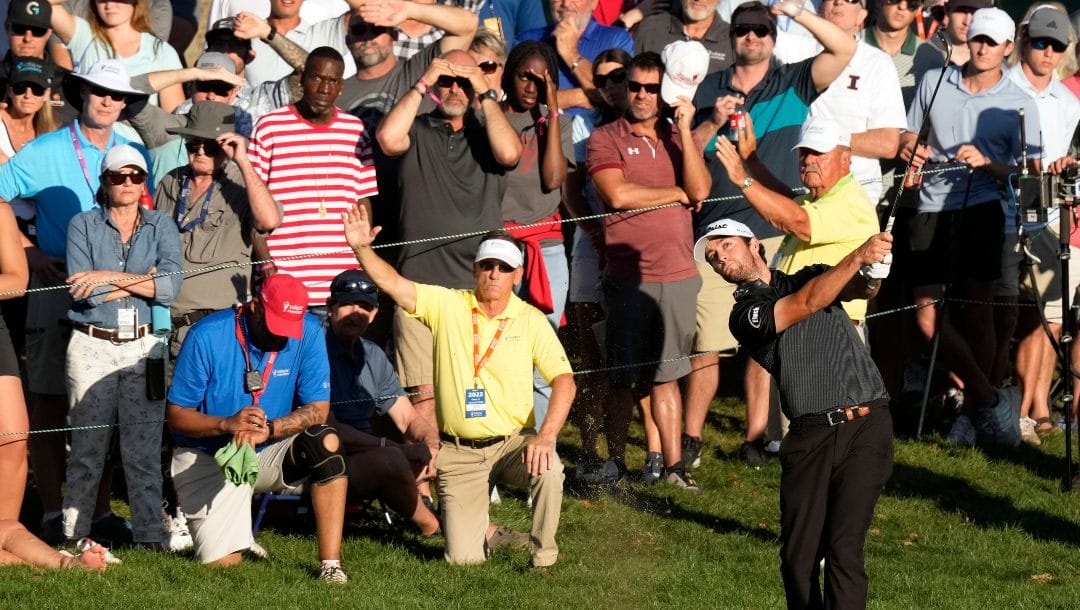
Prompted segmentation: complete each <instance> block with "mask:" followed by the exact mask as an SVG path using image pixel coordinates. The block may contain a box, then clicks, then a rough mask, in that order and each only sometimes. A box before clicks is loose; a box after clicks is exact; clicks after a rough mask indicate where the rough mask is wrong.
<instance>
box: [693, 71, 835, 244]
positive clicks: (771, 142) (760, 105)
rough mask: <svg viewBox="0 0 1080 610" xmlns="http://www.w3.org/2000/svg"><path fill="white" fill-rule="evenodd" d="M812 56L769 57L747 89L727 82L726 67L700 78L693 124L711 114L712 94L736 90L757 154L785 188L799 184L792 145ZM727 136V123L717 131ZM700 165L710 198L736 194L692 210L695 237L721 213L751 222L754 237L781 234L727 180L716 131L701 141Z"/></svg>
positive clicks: (811, 89) (811, 93)
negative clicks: (702, 164) (764, 68)
mask: <svg viewBox="0 0 1080 610" xmlns="http://www.w3.org/2000/svg"><path fill="white" fill-rule="evenodd" d="M814 59H815V58H814V57H811V58H809V59H806V60H804V61H800V62H797V63H793V64H781V63H780V62H779V61H777V60H776V58H775V57H774V58H773V59H772V60H771V62H770V64H769V71H768V72H766V73H765V78H763V79H761V82H760V83H758V85H757V86H756V87H754V89H753V90H752V91H739V90H738V89H736V88H735V87H734V86H733V85H732V84H731V78H732V76H733V75H734V74H735V71H734V68H727V69H726V70H722V71H720V72H717V73H715V74H710V75H708V76H706V77H705V80H704V81H702V82H701V85H700V86H699V87H698V90H697V94H696V95H695V96H694V107H695V108H697V114H696V116H695V117H694V125H695V126H697V125H699V124H700V123H701V122H702V121H704V120H706V119H708V118H710V117H711V116H712V113H713V105H714V104H715V102H716V98H718V97H723V96H725V95H735V94H739V95H742V96H743V97H744V98H745V107H746V110H747V112H749V113H750V117H751V118H752V119H753V121H754V133H755V135H757V142H758V148H757V154H758V157H759V158H760V159H761V160H762V162H764V164H765V166H766V167H768V168H769V170H770V171H771V172H772V174H773V175H774V176H776V177H777V178H778V179H779V180H780V181H781V182H783V183H784V184H786V185H787V186H789V187H793V188H794V187H800V186H802V182H801V181H800V179H799V163H798V157H797V156H796V154H795V153H794V152H792V150H791V147H792V146H795V144H796V143H798V141H799V130H800V129H801V128H802V124H803V121H805V120H806V117H807V115H808V114H809V113H810V104H811V103H812V102H813V101H814V100H815V99H817V97H818V95H819V92H818V90H817V88H816V87H815V86H814V77H813V74H812V73H811V66H812V65H813V63H814ZM717 135H719V137H723V138H726V137H728V128H727V125H724V126H722V127H721V128H720V130H719V131H718V132H717ZM705 166H706V167H707V168H708V169H709V174H710V175H711V176H712V191H710V192H709V198H714V197H731V196H734V197H737V198H736V199H733V200H727V201H721V202H719V203H711V202H710V203H706V204H705V205H703V206H702V208H701V212H699V213H697V214H695V215H694V237H695V239H696V238H698V237H701V236H702V235H704V234H705V231H706V227H708V226H709V224H711V223H713V222H716V221H717V220H720V219H722V218H734V219H735V220H738V221H739V222H742V223H744V224H745V225H746V226H748V227H750V230H751V231H753V232H754V235H756V236H757V237H758V239H764V238H766V237H774V236H776V235H780V231H779V230H777V229H776V227H774V226H772V225H771V224H769V223H768V222H766V221H765V219H764V218H762V217H761V215H760V214H758V213H757V212H756V211H754V208H753V207H751V206H750V204H749V203H747V201H746V199H745V198H743V197H742V191H741V190H740V189H739V187H738V186H736V185H735V184H732V182H731V180H728V176H727V171H726V170H725V169H724V164H723V163H720V161H719V160H718V159H717V158H716V136H713V137H712V138H710V140H709V142H708V143H707V144H706V146H705Z"/></svg>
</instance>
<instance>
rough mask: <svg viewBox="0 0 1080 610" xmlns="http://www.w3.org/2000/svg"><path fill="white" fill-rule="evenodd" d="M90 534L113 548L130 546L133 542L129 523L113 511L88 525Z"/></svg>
mask: <svg viewBox="0 0 1080 610" xmlns="http://www.w3.org/2000/svg"><path fill="white" fill-rule="evenodd" d="M90 536H91V537H92V538H93V539H94V540H97V541H98V542H99V543H101V544H103V545H105V546H107V547H109V548H114V549H115V548H121V547H125V546H131V545H132V544H134V542H135V535H134V533H133V532H132V531H131V523H130V522H128V520H127V519H124V518H123V517H120V516H117V515H115V514H113V513H109V514H108V515H107V516H105V517H102V518H100V519H98V520H96V521H94V522H93V523H92V524H91V525H90Z"/></svg>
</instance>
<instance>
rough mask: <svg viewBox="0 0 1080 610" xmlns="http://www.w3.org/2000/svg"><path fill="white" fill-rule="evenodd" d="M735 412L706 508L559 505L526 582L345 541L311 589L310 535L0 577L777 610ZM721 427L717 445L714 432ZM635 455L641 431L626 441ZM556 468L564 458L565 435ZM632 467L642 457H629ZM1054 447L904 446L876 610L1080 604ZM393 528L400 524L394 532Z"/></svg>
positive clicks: (159, 592)
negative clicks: (236, 553) (337, 568)
mask: <svg viewBox="0 0 1080 610" xmlns="http://www.w3.org/2000/svg"><path fill="white" fill-rule="evenodd" d="M740 420H741V405H740V404H739V403H738V402H736V401H734V400H725V401H721V404H720V406H719V407H718V408H717V409H714V412H713V413H712V414H711V417H710V422H711V424H712V426H711V427H710V429H709V431H708V432H707V433H706V438H705V440H706V445H707V451H706V455H705V456H704V458H703V464H702V467H701V468H700V469H698V470H697V471H696V473H695V474H696V475H697V477H698V481H699V483H700V484H701V485H702V487H703V488H704V489H705V491H704V492H703V493H701V494H699V495H689V494H685V493H682V492H679V491H675V490H671V489H667V488H662V487H651V488H642V487H639V486H636V485H626V486H620V487H619V488H618V489H616V490H615V493H613V494H602V495H592V496H582V495H572V494H570V493H568V494H567V496H566V498H565V500H564V503H563V516H562V526H561V528H560V531H559V543H560V547H561V557H560V560H559V563H558V564H556V565H555V566H554V567H553V568H550V569H546V570H533V569H530V568H529V567H528V557H527V553H526V552H525V551H521V550H500V551H497V552H496V554H495V556H494V557H492V558H491V559H490V560H489V561H488V562H487V563H486V564H484V565H481V566H472V567H454V566H449V565H446V564H445V563H444V562H443V561H442V555H441V553H442V551H441V539H438V538H436V539H428V540H425V539H422V538H420V537H418V536H415V535H413V534H412V533H410V532H401V531H399V530H398V529H397V528H395V527H388V526H386V525H385V524H380V523H379V522H378V520H377V519H371V520H368V521H365V522H361V523H352V524H350V525H349V527H348V530H347V535H346V540H345V545H344V556H345V566H346V568H347V570H348V573H349V577H350V579H351V580H350V582H349V584H348V585H346V586H344V587H335V586H332V585H325V584H323V583H319V582H315V581H313V580H312V577H313V576H314V573H315V567H316V562H315V543H314V540H313V539H312V538H311V537H310V536H306V535H303V534H302V533H301V534H292V535H290V534H286V533H283V532H282V530H275V529H273V527H271V528H268V529H265V530H264V531H263V532H261V533H260V535H259V540H260V542H262V544H263V545H264V546H265V547H266V548H267V549H268V550H269V552H270V554H271V558H270V559H269V560H268V561H265V562H260V563H246V564H245V565H242V566H240V567H238V568H234V569H231V570H225V571H215V570H209V569H206V568H204V567H202V566H200V565H198V564H197V563H195V562H194V561H193V560H192V559H191V558H190V557H189V556H183V555H181V556H163V555H158V554H154V553H150V552H146V551H122V552H120V553H119V555H120V556H121V558H122V559H123V560H124V564H123V565H121V566H116V567H113V568H111V569H110V570H109V572H108V573H107V574H105V575H97V574H84V573H75V572H48V571H42V570H35V569H30V568H25V567H16V568H7V569H3V570H0V606H2V607H5V608H14V607H18V608H39V607H40V608H61V607H63V608H73V607H101V606H106V605H108V606H125V607H130V608H139V607H144V608H157V607H162V608H189V607H191V608H196V607H201V608H209V607H226V606H232V607H249V608H251V607H254V608H258V607H268V608H271V607H301V608H331V607H358V608H360V607H362V608H412V607H420V608H440V609H441V608H466V607H470V608H475V607H493V608H494V607H520V606H525V607H541V606H543V607H556V608H571V607H573V608H592V609H599V608H653V607H682V608H777V607H781V606H783V604H784V598H783V590H782V587H781V584H780V576H779V572H778V557H777V551H778V535H779V508H778V500H777V493H778V482H779V466H778V465H776V463H775V461H774V462H773V464H772V465H770V466H769V467H767V468H763V469H761V470H749V469H746V468H744V467H743V466H742V465H741V464H740V463H739V462H738V461H737V460H736V459H735V453H736V450H737V449H738V445H739V443H740V441H741V438H740V435H739V433H738V430H737V424H738V421H740ZM718 428H719V431H718V430H717V429H718ZM635 434H637V435H638V436H637V437H636V439H635V442H640V429H638V428H635ZM562 440H563V444H562V446H561V449H560V450H561V452H562V453H563V457H564V461H567V462H569V461H570V459H568V456H573V455H574V454H575V452H576V449H577V445H578V440H577V436H576V433H575V431H574V430H573V429H572V428H569V427H568V429H567V430H566V431H565V432H564V435H563V439H562ZM632 449H633V451H632V452H631V455H630V460H631V466H632V467H633V466H634V465H635V464H638V465H639V464H640V463H641V460H642V458H643V455H642V453H641V450H640V448H639V447H634V448H632ZM1063 452H1064V441H1063V438H1062V436H1060V435H1059V436H1057V437H1055V438H1053V439H1051V440H1049V441H1047V442H1045V443H1044V444H1043V446H1042V447H1039V448H1030V447H1022V448H1020V449H1018V450H1015V451H1008V452H1001V453H988V452H983V451H978V450H963V449H958V448H954V447H950V446H948V445H946V444H944V443H942V442H941V438H940V437H937V436H933V435H931V436H928V437H926V438H924V439H923V440H922V441H918V442H916V441H898V442H897V446H896V467H895V470H894V474H893V477H892V479H891V480H890V482H889V484H888V486H887V488H886V490H885V493H884V494H883V496H882V498H881V501H880V502H879V504H878V508H877V513H876V515H875V518H874V522H873V525H872V529H871V531H870V535H869V536H868V540H867V545H866V558H867V568H868V571H869V573H870V579H871V580H870V606H871V607H873V608H949V609H953V608H1066V607H1077V606H1078V605H1080V601H1078V600H1080V573H1078V569H1077V567H1076V565H1077V557H1080V553H1078V550H1080V549H1078V546H1080V503H1078V502H1077V499H1076V498H1074V497H1073V496H1071V495H1067V494H1062V493H1061V492H1060V491H1059V479H1060V476H1061V468H1062V461H1061V459H1060V456H1061V455H1063ZM503 497H504V501H503V503H502V505H500V506H497V507H493V514H494V517H495V519H496V520H497V521H498V522H500V523H502V524H504V525H508V526H511V527H513V528H515V529H518V530H522V531H524V530H527V529H528V510H527V509H526V507H525V505H524V502H523V501H522V496H521V495H519V494H517V495H516V494H515V493H514V492H512V491H509V490H503ZM399 522H400V520H399Z"/></svg>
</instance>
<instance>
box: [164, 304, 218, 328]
mask: <svg viewBox="0 0 1080 610" xmlns="http://www.w3.org/2000/svg"><path fill="white" fill-rule="evenodd" d="M215 311H217V310H216V309H196V310H195V311H192V312H188V313H186V314H184V315H182V316H173V319H172V325H173V328H180V327H181V326H194V325H195V323H196V322H198V321H199V320H202V319H203V318H205V317H206V316H208V315H210V314H212V313H214V312H215Z"/></svg>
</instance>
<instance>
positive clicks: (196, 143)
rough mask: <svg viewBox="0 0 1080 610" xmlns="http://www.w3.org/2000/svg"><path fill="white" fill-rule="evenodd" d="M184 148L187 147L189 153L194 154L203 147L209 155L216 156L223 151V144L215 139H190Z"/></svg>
mask: <svg viewBox="0 0 1080 610" xmlns="http://www.w3.org/2000/svg"><path fill="white" fill-rule="evenodd" d="M184 148H186V149H187V151H188V154H189V155H194V154H195V153H197V152H199V149H202V151H203V154H205V155H206V156H207V157H215V156H217V154H218V153H220V152H221V145H220V144H218V143H217V142H216V141H214V140H188V141H187V142H184Z"/></svg>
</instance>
